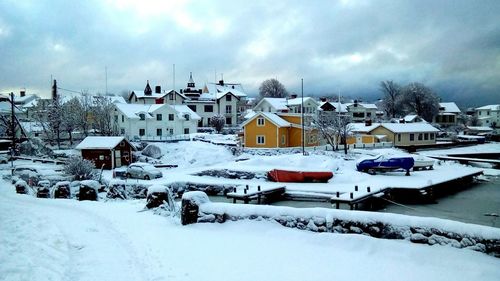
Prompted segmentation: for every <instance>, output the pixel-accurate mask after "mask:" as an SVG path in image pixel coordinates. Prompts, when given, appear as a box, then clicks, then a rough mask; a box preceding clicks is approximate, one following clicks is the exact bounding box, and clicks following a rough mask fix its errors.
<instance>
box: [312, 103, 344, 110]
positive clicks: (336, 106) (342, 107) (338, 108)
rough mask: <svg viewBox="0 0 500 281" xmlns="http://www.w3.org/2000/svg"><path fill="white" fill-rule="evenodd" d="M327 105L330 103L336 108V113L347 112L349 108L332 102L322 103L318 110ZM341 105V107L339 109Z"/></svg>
mask: <svg viewBox="0 0 500 281" xmlns="http://www.w3.org/2000/svg"><path fill="white" fill-rule="evenodd" d="M326 103H329V104H331V105H332V106H333V107H334V108H335V112H339V110H340V112H347V106H346V105H345V104H343V103H338V102H330V101H324V102H321V103H320V104H319V106H318V109H321V108H322V107H323V105H325V104H326ZM339 105H340V107H339Z"/></svg>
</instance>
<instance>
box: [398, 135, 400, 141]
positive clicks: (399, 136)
mask: <svg viewBox="0 0 500 281" xmlns="http://www.w3.org/2000/svg"><path fill="white" fill-rule="evenodd" d="M400 141H401V134H398V142H400Z"/></svg>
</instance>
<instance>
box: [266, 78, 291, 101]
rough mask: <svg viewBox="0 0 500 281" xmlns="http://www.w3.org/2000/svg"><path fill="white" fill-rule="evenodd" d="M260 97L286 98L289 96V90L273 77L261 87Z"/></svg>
mask: <svg viewBox="0 0 500 281" xmlns="http://www.w3.org/2000/svg"><path fill="white" fill-rule="evenodd" d="M259 95H260V98H261V99H262V98H266V97H267V98H285V97H287V96H288V91H287V90H286V89H285V86H283V84H281V83H280V81H278V80H276V79H274V78H272V79H267V80H265V81H264V82H262V84H260V87H259Z"/></svg>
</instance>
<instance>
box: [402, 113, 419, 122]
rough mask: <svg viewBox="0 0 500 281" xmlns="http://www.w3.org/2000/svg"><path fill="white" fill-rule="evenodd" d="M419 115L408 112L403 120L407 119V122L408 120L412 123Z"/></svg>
mask: <svg viewBox="0 0 500 281" xmlns="http://www.w3.org/2000/svg"><path fill="white" fill-rule="evenodd" d="M417 117H418V115H416V114H408V115H406V116H405V117H403V120H405V122H407V123H410V122H413V121H415V119H416V118H417Z"/></svg>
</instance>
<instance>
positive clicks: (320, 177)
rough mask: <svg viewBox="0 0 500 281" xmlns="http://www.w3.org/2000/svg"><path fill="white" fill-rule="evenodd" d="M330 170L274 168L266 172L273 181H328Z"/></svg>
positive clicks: (331, 175) (330, 174) (331, 174)
mask: <svg viewBox="0 0 500 281" xmlns="http://www.w3.org/2000/svg"><path fill="white" fill-rule="evenodd" d="M332 177H333V173H332V172H303V171H286V170H278V169H274V170H271V171H269V172H267V178H268V179H269V180H270V181H275V182H328V180H329V179H331V178H332Z"/></svg>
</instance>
